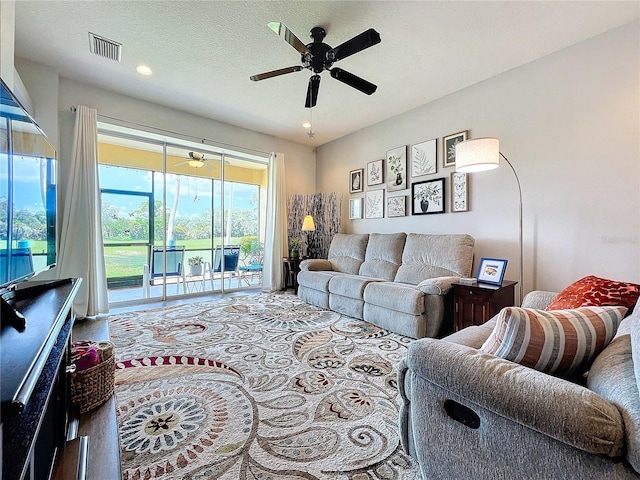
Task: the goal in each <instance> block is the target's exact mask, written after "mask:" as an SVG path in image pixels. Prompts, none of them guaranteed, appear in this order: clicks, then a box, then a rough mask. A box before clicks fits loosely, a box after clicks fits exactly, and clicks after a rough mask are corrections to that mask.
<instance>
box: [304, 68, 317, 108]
mask: <svg viewBox="0 0 640 480" xmlns="http://www.w3.org/2000/svg"><path fill="white" fill-rule="evenodd" d="M319 90H320V75H313V76H312V77H311V78H310V79H309V86H308V87H307V101H306V102H305V104H304V106H305V108H313V107H315V106H316V102H317V101H318V91H319Z"/></svg>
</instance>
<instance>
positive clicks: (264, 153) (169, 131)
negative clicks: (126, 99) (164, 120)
mask: <svg viewBox="0 0 640 480" xmlns="http://www.w3.org/2000/svg"><path fill="white" fill-rule="evenodd" d="M77 110H78V108H77V107H76V106H74V105H72V106H70V107H69V111H70V112H73V113H75V112H76V111H77ZM98 117H99V118H103V119H108V120H115V121H116V122H122V123H126V124H129V125H135V126H136V127H142V128H149V129H152V130H156V131H158V132H162V133H166V134H169V135H173V136H182V137H186V138H193V139H195V140H198V141H199V142H200V143H202V144H204V145H210V146H212V147H222V148H234V149H241V150H244V151H246V152H255V153H259V154H262V155H271V152H263V151H262V150H256V149H253V148H247V147H241V146H239V145H232V144H230V143H222V142H214V141H213V140H207V139H206V138H202V137H196V136H195V135H189V134H188V133H178V132H172V131H171V130H165V129H163V128H159V127H154V126H151V125H145V124H144V123H137V122H132V121H131V120H123V119H121V118H116V117H110V116H108V115H103V114H100V113H98ZM205 142H209V143H205Z"/></svg>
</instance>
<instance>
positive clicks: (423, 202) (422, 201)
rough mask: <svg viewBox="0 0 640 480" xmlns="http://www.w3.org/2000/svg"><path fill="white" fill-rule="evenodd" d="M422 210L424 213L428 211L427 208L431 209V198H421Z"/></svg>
mask: <svg viewBox="0 0 640 480" xmlns="http://www.w3.org/2000/svg"><path fill="white" fill-rule="evenodd" d="M420 210H422V213H427V210H429V200H420Z"/></svg>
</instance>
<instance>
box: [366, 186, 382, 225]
mask: <svg viewBox="0 0 640 480" xmlns="http://www.w3.org/2000/svg"><path fill="white" fill-rule="evenodd" d="M383 217H384V190H368V191H366V192H365V194H364V218H383Z"/></svg>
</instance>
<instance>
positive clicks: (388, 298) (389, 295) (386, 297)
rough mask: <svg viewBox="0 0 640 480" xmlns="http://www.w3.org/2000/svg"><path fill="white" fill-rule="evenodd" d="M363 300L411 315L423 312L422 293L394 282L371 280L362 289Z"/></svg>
mask: <svg viewBox="0 0 640 480" xmlns="http://www.w3.org/2000/svg"><path fill="white" fill-rule="evenodd" d="M364 301H365V302H366V303H370V304H371V305H377V306H379V307H384V308H387V309H389V310H394V311H396V312H402V313H408V314H411V315H422V314H423V313H424V293H422V292H421V291H420V290H418V289H417V288H415V287H413V286H409V285H403V284H401V283H395V282H372V283H369V284H368V285H367V286H366V288H365V289H364Z"/></svg>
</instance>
